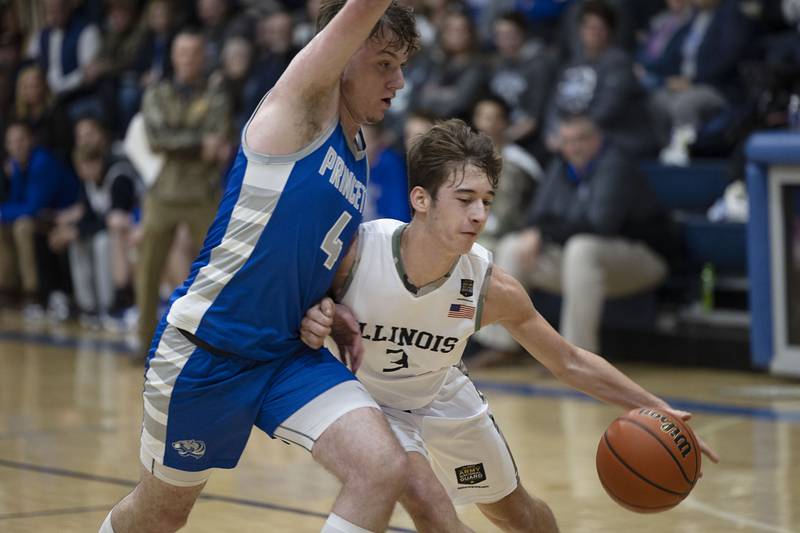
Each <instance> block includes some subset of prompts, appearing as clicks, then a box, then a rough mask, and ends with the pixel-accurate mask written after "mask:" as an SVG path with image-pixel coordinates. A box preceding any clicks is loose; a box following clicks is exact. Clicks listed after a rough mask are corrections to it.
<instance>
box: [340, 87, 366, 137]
mask: <svg viewBox="0 0 800 533" xmlns="http://www.w3.org/2000/svg"><path fill="white" fill-rule="evenodd" d="M339 105H340V107H339V123H340V124H341V125H342V129H343V130H344V134H345V138H346V139H347V142H348V143H350V144H351V148H352V147H353V146H354V145H355V139H356V135H357V134H358V130H359V129H360V128H361V125H362V124H361V122H360V121H359V120H358V119H357V118H356V116H355V114H353V112H352V111H351V110H350V106H349V103H348V101H347V99H346V98H345V97H344V95H342V97H341V103H340V104H339Z"/></svg>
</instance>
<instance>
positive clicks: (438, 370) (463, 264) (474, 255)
mask: <svg viewBox="0 0 800 533" xmlns="http://www.w3.org/2000/svg"><path fill="white" fill-rule="evenodd" d="M404 229H405V225H404V224H403V223H402V222H399V221H397V220H389V219H382V220H375V221H372V222H368V223H365V224H362V225H361V226H360V228H359V244H358V246H359V250H358V258H357V260H356V263H355V264H354V266H353V271H352V272H351V275H350V278H349V279H348V281H347V287H346V290H345V293H344V296H343V298H342V302H343V303H344V304H346V305H347V306H348V307H350V308H351V309H352V310H353V312H354V313H355V315H356V317H358V320H359V322H360V325H361V336H362V338H363V340H364V348H365V355H364V361H363V362H362V364H361V368H360V369H359V371H358V378H359V379H360V380H361V382H362V383H363V384H364V386H365V387H366V388H367V390H368V391H369V392H370V394H372V396H373V397H374V398H375V400H376V401H377V402H378V403H379V404H381V405H385V406H389V407H394V408H395V409H418V408H420V407H423V406H425V405H427V404H428V403H430V402H431V401H432V400H433V398H434V397H435V396H436V394H437V392H438V391H439V388H440V387H441V385H442V383H443V382H444V379H445V377H446V375H447V369H448V368H450V367H451V366H453V365H455V364H458V362H459V361H460V360H461V355H462V354H463V352H464V347H465V346H466V344H467V340H468V339H469V337H470V335H472V334H473V333H474V332H475V330H476V328H477V325H479V324H480V316H481V310H482V306H483V297H484V293H485V286H486V281H487V279H488V276H489V273H490V271H491V265H492V256H491V252H489V251H488V250H486V249H485V248H484V247H482V246H480V245H478V244H475V245H473V247H472V249H471V250H470V251H469V253H467V254H464V255H462V256H461V257H460V258H459V259H458V261H457V262H456V263H455V265H453V268H452V270H451V271H450V273H449V274H448V275H447V276H446V277H444V278H442V279H441V280H439V281H438V282H435V283H432V284H430V285H428V286H425V287H421V288H419V289H417V288H415V287H413V286H412V285H411V284H410V283H409V282H408V281H407V279H406V276H405V272H404V269H403V265H402V262H401V261H400V252H399V250H400V236H401V235H402V232H403V230H404Z"/></svg>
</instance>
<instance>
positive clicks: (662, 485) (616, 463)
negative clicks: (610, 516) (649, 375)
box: [597, 408, 700, 513]
mask: <svg viewBox="0 0 800 533" xmlns="http://www.w3.org/2000/svg"><path fill="white" fill-rule="evenodd" d="M597 475H598V476H599V477H600V483H602V484H603V488H604V489H606V492H607V493H608V494H609V496H611V497H612V498H613V499H614V501H616V502H617V503H618V504H620V505H621V506H623V507H625V508H626V509H630V510H631V511H636V512H637V513H657V512H660V511H666V510H667V509H671V508H673V507H675V506H676V505H678V504H679V503H680V502H681V501H682V500H683V499H684V498H685V497H686V496H688V495H689V492H691V490H692V488H694V485H695V483H697V477H698V476H699V475H700V446H699V445H698V443H697V437H695V436H694V433H693V432H692V430H691V429H690V428H689V426H688V425H687V424H686V423H685V422H683V421H682V420H677V419H676V418H675V417H674V416H672V415H669V414H666V413H664V412H662V411H659V410H657V409H650V408H639V409H634V410H632V411H629V412H628V413H627V414H625V415H624V416H621V417H619V418H617V419H616V420H614V421H613V422H612V423H611V425H610V426H608V429H606V432H605V433H604V434H603V437H602V438H601V439H600V444H599V445H598V447H597Z"/></svg>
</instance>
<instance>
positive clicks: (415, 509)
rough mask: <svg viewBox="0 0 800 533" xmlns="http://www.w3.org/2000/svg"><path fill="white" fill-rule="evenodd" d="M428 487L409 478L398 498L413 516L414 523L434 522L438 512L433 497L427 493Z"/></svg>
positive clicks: (438, 514)
mask: <svg viewBox="0 0 800 533" xmlns="http://www.w3.org/2000/svg"><path fill="white" fill-rule="evenodd" d="M429 492H430V491H429V490H428V487H427V486H426V485H424V484H422V483H417V482H415V480H414V479H413V478H412V479H409V481H408V484H407V485H406V488H405V490H404V491H403V496H402V497H401V498H400V501H401V503H402V504H403V507H405V509H406V511H408V514H410V515H411V516H412V517H413V518H414V523H415V524H417V525H418V526H419V525H420V524H435V523H436V521H437V519H438V518H439V516H440V514H441V513H439V512H438V509H437V506H436V502H435V499H434V498H432V497H431V495H430V494H429Z"/></svg>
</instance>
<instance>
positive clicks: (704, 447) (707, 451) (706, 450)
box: [666, 409, 719, 477]
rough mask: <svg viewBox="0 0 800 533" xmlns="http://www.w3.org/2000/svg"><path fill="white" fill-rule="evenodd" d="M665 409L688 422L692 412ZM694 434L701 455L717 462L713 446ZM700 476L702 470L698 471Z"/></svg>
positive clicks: (717, 457)
mask: <svg viewBox="0 0 800 533" xmlns="http://www.w3.org/2000/svg"><path fill="white" fill-rule="evenodd" d="M666 411H669V412H670V413H672V414H673V415H675V416H676V417H678V418H680V419H681V420H683V421H684V422H688V421H689V419H690V418H692V413H690V412H689V411H680V410H678V409H666ZM694 436H695V438H697V444H699V445H700V451H701V452H703V455H705V456H706V457H708V458H709V460H710V461H711V462H712V463H715V464H716V463H719V455H718V454H717V452H715V451H714V450H713V448H711V446H709V445H708V444H706V443H705V441H704V440H703V439H701V438H700V437H699V436H698V435H697V433H695V434H694ZM702 476H703V472H702V471H700V477H702Z"/></svg>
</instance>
